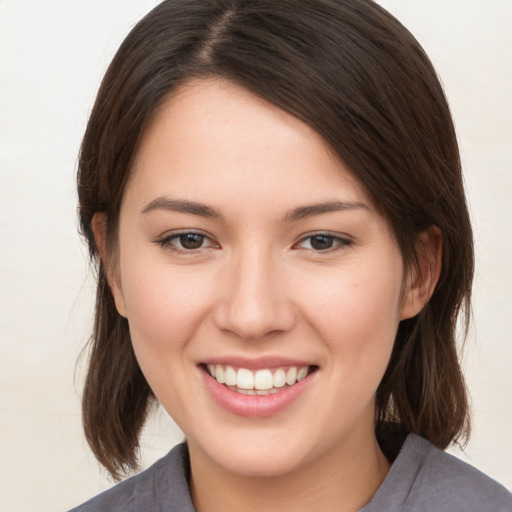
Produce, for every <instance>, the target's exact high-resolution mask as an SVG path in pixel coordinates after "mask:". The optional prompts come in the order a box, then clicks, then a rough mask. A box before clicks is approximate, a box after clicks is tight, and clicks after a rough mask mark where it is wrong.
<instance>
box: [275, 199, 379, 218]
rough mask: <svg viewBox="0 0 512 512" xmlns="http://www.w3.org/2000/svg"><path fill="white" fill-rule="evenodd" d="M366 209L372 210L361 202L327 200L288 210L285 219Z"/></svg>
mask: <svg viewBox="0 0 512 512" xmlns="http://www.w3.org/2000/svg"><path fill="white" fill-rule="evenodd" d="M358 209H365V210H370V208H369V207H368V206H367V205H366V204H364V203H360V202H350V201H338V200H335V201H326V202H324V203H319V204H312V205H309V206H299V207H298V208H295V209H293V210H291V211H290V212H288V213H287V214H286V216H285V219H284V220H285V221H289V222H293V221H296V220H300V219H304V218H307V217H313V216H315V215H321V214H323V213H331V212H340V211H345V210H358Z"/></svg>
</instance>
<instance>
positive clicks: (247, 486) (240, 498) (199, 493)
mask: <svg viewBox="0 0 512 512" xmlns="http://www.w3.org/2000/svg"><path fill="white" fill-rule="evenodd" d="M354 441H357V440H354ZM189 450H190V456H191V481H190V487H191V494H192V500H193V502H194V505H195V508H196V510H197V512H221V511H222V512H224V511H225V510H237V511H238V512H253V511H259V510H265V511H266V512H277V511H279V512H285V511H286V512H302V511H308V512H309V511H311V510H322V511H325V512H331V511H332V512H334V511H336V512H355V511H357V510H359V509H360V508H361V507H363V506H364V505H365V504H366V503H368V502H369V501H370V500H371V498H372V496H373V495H374V494H375V492H376V491H377V489H378V488H379V486H380V485H381V483H382V482H383V480H384V478H385V477H386V474H387V472H388V471H389V463H388V461H387V459H386V458H385V456H384V455H383V453H382V451H381V450H380V448H379V445H378V443H377V440H376V439H375V436H374V435H372V439H371V442H368V438H366V440H365V442H364V443H358V442H355V443H349V442H347V443H344V444H343V446H339V447H337V448H336V449H333V450H329V452H328V453H326V454H323V455H321V456H320V457H317V458H316V459H315V460H313V461H311V462H310V463H308V464H305V465H301V467H300V468H297V469H294V470H292V471H290V472H288V473H286V474H280V475H277V476H275V475H273V476H257V477H254V476H245V475H239V474H233V473H232V472H230V471H227V470H225V469H224V468H222V467H220V466H218V465H216V464H215V462H214V461H212V460H211V459H208V458H207V457H206V456H205V454H204V453H202V454H200V452H198V451H197V450H196V449H195V447H194V446H193V445H191V444H190V443H189Z"/></svg>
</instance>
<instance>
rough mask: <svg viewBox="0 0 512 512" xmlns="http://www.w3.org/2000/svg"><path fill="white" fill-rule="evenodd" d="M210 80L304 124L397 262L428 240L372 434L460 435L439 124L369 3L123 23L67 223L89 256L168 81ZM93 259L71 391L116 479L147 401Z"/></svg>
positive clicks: (449, 152) (294, 5)
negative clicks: (92, 313)
mask: <svg viewBox="0 0 512 512" xmlns="http://www.w3.org/2000/svg"><path fill="white" fill-rule="evenodd" d="M211 77H220V78H223V79H226V80H229V81H232V82H233V83H236V84H238V85H240V86H243V87H245V88H247V89H248V90H250V91H252V92H253V93H255V94H256V95H258V96H260V97H262V98H264V99H266V100H267V101H270V102H272V103H273V104H275V105H277V106H278V107H280V108H282V109H283V110H285V111H287V112H288V113H290V114H292V115H294V116H296V117H297V118H299V119H301V120H302V121H304V122H305V123H307V124H308V125H310V126H311V127H312V128H313V129H314V130H316V132H318V134H319V135H320V136H321V137H322V138H323V139H324V140H325V141H326V142H327V144H328V145H329V146H330V147H331V148H332V150H333V151H334V152H335V154H336V155H338V157H339V158H340V159H341V160H342V161H343V162H344V163H345V164H346V165H347V166H348V168H349V169H351V171H352V173H353V174H354V176H356V177H357V179H359V181H360V182H361V183H362V184H363V185H364V186H365V187H366V188H367V190H368V191H369V192H370V193H371V194H372V196H373V197H374V199H375V201H376V203H377V204H378V205H379V207H380V208H381V211H382V213H383V214H384V216H385V217H386V218H387V220H388V222H389V225H390V228H391V231H392V233H393V236H394V237H395V239H396V241H397V243H398V245H399V247H400V249H401V252H402V255H403V258H404V262H405V264H406V266H407V267H410V266H411V265H415V264H417V246H416V244H417V239H418V236H419V234H420V233H422V232H424V231H425V230H427V229H428V228H429V227H430V226H437V227H438V228H439V229H440V231H441V233H442V239H443V250H442V269H441V275H440V278H439V282H438V284H437V287H436V289H435V291H434V293H433V295H432V297H431V299H430V301H429V302H428V303H427V305H426V306H425V307H424V308H423V310H422V311H421V312H420V314H419V315H417V316H416V317H414V318H411V319H407V320H403V321H402V322H401V323H400V326H399V329H398V334H397V337H396V341H395V345H394V350H393V353H392V356H391V360H390V362H389V366H388V368H387V371H386V373H385V375H384V378H383V380H382V382H381V384H380V386H379V388H378V390H377V396H376V406H377V408H376V418H377V428H378V430H379V429H380V428H381V427H382V426H383V425H385V424H387V423H389V422H392V423H397V424H399V425H400V426H401V427H402V428H403V429H404V430H405V431H407V432H413V433H416V434H419V435H421V436H423V437H425V438H427V439H429V440H430V441H431V442H432V443H433V444H435V445H436V446H438V447H440V448H445V447H446V446H447V445H448V444H449V443H450V442H452V441H454V440H457V439H459V438H464V436H465V435H467V434H468V432H469V419H468V403H467V396H466V389H465V385H464V380H463V376H462V372H461V369H460V365H459V361H458V356H457V347H456V339H455V333H456V324H457V318H458V316H459V312H460V311H461V309H463V308H464V306H466V309H465V311H466V313H465V315H466V316H465V325H466V326H467V323H468V319H469V301H470V293H471V284H472V276H473V247H472V234H471V226H470V222H469V215H468V211H467V207H466V200H465V196H464V187H463V181H462V174H461V166H460V158H459V152H458V147H457V141H456V136H455V131H454V127H453V122H452V119H451V115H450V112H449V108H448V105H447V102H446V99H445V96H444V93H443V90H442V87H441V85H440V83H439V80H438V79H437V76H436V73H435V71H434V69H433V67H432V65H431V63H430V61H429V59H428V57H427V56H426V55H425V53H424V51H423V50H422V48H421V46H420V45H419V43H418V42H417V41H416V40H415V39H414V37H413V36H412V35H411V34H410V33H409V32H408V31H407V30H406V29H405V28H404V27H403V26H402V25H401V24H400V23H399V22H398V21H397V20H396V19H395V18H393V17H392V16H391V15H390V14H389V13H387V12H386V11H385V10H384V9H382V8H381V7H379V6H378V5H377V4H375V3H373V2H372V1H369V0H300V1H299V0H282V1H279V2H275V1H273V0H203V1H201V2H191V1H189V0H167V1H164V2H162V3H161V4H160V5H158V6H157V7H156V8H155V9H154V10H153V11H151V12H150V13H149V14H148V15H147V16H146V17H145V18H143V19H142V20H141V21H140V22H139V23H138V24H137V25H136V27H135V28H134V29H133V30H132V31H131V32H130V34H129V35H128V36H127V38H126V39H125V41H124V42H123V43H122V45H121V47H120V48H119V50H118V52H117V54H116V56H115V57H114V59H113V61H112V63H111V65H110V67H109V68H108V70H107V73H106V75H105V77H104V79H103V82H102V84H101V87H100V90H99V92H98V96H97V99H96V102H95V105H94V108H93V110H92V113H91V116H90V119H89V123H88V126H87V130H86V133H85V136H84V139H83V143H82V147H81V151H80V159H79V170H78V193H79V203H80V210H79V214H80V224H81V229H82V233H83V234H84V236H85V237H86V239H87V241H88V244H89V248H90V252H91V256H92V257H93V259H98V258H97V255H98V253H97V247H96V245H95V241H94V236H93V233H92V229H91V223H92V219H93V216H94V215H95V214H97V213H101V214H103V215H105V218H106V220H107V245H108V246H109V247H110V248H112V247H115V245H116V240H117V227H118V220H119V211H120V206H121V201H122V197H123V193H124V189H125V186H126V183H127V180H128V178H129V176H130V172H131V169H132V167H133V163H134V159H135V157H136V154H137V149H138V146H139V143H140V140H141V138H142V136H143V135H144V133H145V129H146V127H147V126H148V124H149V123H150V122H151V121H152V119H153V118H154V115H155V113H156V112H157V111H158V110H159V108H160V106H161V105H162V104H163V102H164V101H165V100H166V98H167V97H168V96H169V94H171V93H172V92H173V91H174V90H175V89H176V88H177V87H178V86H179V85H181V84H184V83H186V82H187V81H189V80H192V79H196V78H211ZM153 398H154V397H153V394H152V391H151V389H150V388H149V386H148V384H147V382H146V380H145V378H144V376H143V375H142V372H141V371H140V368H139V366H138V363H137V361H136V358H135V355H134V352H133V349H132V347H131V341H130V333H129V329H128V323H127V321H126V319H124V318H123V317H121V316H120V315H119V314H118V313H117V311H116V310H115V304H114V300H113V297H112V293H111V290H110V287H109V285H108V280H107V275H106V273H105V267H104V265H103V264H102V263H99V270H98V293H97V300H96V319H95V327H94V333H93V336H92V339H91V356H90V362H89V371H88V375H87V378H86V383H85V390H84V396H83V418H84V420H83V421H84V428H85V433H86V437H87V440H88V442H89V444H90V446H91V448H92V450H93V452H94V453H95V455H96V457H97V458H98V460H99V461H100V462H101V464H103V465H104V466H105V467H106V468H107V470H108V471H109V472H110V473H111V474H112V475H113V476H114V477H116V478H118V477H120V475H121V474H123V473H125V472H127V471H128V470H130V469H134V468H135V467H136V460H137V458H136V452H137V448H138V439H139V434H140V431H141V428H142V426H143V424H144V420H145V418H146V415H147V411H148V407H149V405H150V404H151V403H152V402H153Z"/></svg>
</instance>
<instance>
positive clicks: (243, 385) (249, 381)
mask: <svg viewBox="0 0 512 512" xmlns="http://www.w3.org/2000/svg"><path fill="white" fill-rule="evenodd" d="M236 387H237V388H239V389H254V375H253V374H252V372H251V370H247V369H245V368H240V369H239V370H238V373H237V374H236Z"/></svg>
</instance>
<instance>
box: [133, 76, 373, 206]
mask: <svg viewBox="0 0 512 512" xmlns="http://www.w3.org/2000/svg"><path fill="white" fill-rule="evenodd" d="M134 192H136V195H137V196H138V201H139V202H143V201H149V200H151V199H154V197H155V196H156V195H158V196H162V195H170V196H173V197H177V198H178V199H189V198H191V199H194V200H198V201H205V202H207V203H212V202H213V203H216V202H218V203H229V202H233V201H234V200H235V199H239V198H240V197H243V198H244V199H245V201H246V202H247V205H249V204H252V206H254V205H255V203H250V201H249V200H250V199H253V200H254V201H256V202H257V201H258V200H261V199H262V198H266V199H268V198H269V197H272V198H274V199H276V201H277V203H278V205H282V206H283V207H293V206H294V204H293V203H294V202H297V201H299V202H304V201H305V200H307V202H315V201H326V200H333V199H340V200H346V201H356V200H358V201H361V200H364V201H365V202H368V203H371V202H372V201H371V199H370V197H369V195H368V193H367V192H366V190H365V188H364V187H363V186H362V184H360V183H359V181H358V180H357V179H356V178H355V177H354V176H353V175H352V173H351V172H350V171H349V169H347V167H346V166H345V165H344V164H343V162H341V161H340V160H339V159H338V158H337V157H336V156H335V155H334V153H333V152H332V151H331V150H330V148H329V147H328V146H327V144H326V143H325V142H324V141H323V139H322V138H321V137H320V136H319V135H318V134H317V133H316V132H315V131H314V130H313V129H312V128H311V127H310V126H308V125H307V124H306V123H304V122H302V121H300V120H299V119H297V118H296V117H294V116H292V115H290V114H288V113H287V112H285V111H284V110H282V109H280V108H279V107H277V106H275V105H273V104H271V103H269V102H268V101H266V100H264V99H262V98H260V97H258V96H256V95H255V94H253V93H251V92H250V91H248V90H247V89H245V88H243V87H240V86H237V85H235V84H233V83H231V82H228V81H226V80H222V79H210V80H196V81H191V82H188V83H186V84H184V85H182V86H181V87H179V88H178V89H177V90H176V91H174V93H173V94H172V95H171V96H170V97H169V98H168V99H167V101H166V102H165V103H164V104H163V105H162V107H161V108H160V110H159V111H158V113H157V114H156V116H155V118H154V119H153V121H152V123H151V124H150V125H149V127H148V128H147V130H146V132H145V133H144V136H143V138H142V141H141V144H140V147H139V150H138V153H137V157H136V160H135V165H134V170H133V173H132V176H131V179H130V182H129V183H128V190H127V191H126V193H127V195H132V196H133V195H134ZM340 194H341V195H342V197H338V196H339V195H340ZM256 204H257V203H256Z"/></svg>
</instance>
